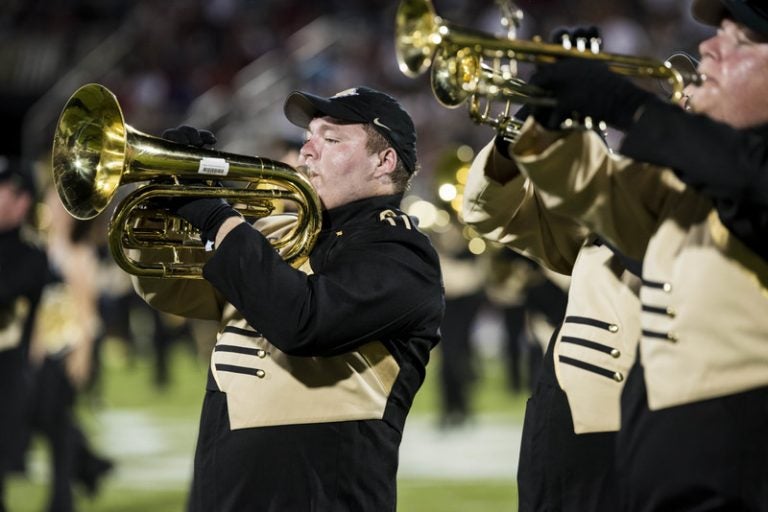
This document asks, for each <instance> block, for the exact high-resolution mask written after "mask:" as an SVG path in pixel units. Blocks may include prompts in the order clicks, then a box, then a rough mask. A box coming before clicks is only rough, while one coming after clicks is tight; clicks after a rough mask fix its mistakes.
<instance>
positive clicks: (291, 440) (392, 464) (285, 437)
mask: <svg viewBox="0 0 768 512" xmlns="http://www.w3.org/2000/svg"><path fill="white" fill-rule="evenodd" d="M226 400H227V399H226V395H225V394H224V393H221V392H218V391H210V390H209V391H207V392H206V396H205V401H204V404H203V411H202V415H201V420H200V434H199V435H198V440H197V448H196V450H195V463H194V464H195V468H194V470H195V473H194V478H193V482H192V489H191V493H190V499H189V503H188V508H187V510H188V512H210V511H216V512H241V511H258V512H293V511H297V512H299V511H300V512H357V511H369V510H370V511H376V512H394V510H395V508H396V502H397V498H396V473H397V457H398V453H397V452H398V446H399V444H400V437H401V436H400V433H399V432H398V431H396V430H395V429H394V428H391V427H390V426H388V425H387V424H386V423H385V422H384V421H379V420H369V421H341V422H334V423H315V424H306V425H284V426H275V427H259V428H245V429H239V430H230V428H229V419H228V409H227V401H226Z"/></svg>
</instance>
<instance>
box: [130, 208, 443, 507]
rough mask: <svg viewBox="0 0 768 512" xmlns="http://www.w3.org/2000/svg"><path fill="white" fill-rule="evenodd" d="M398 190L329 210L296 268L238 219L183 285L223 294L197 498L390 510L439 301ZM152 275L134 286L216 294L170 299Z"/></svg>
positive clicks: (436, 282) (158, 292)
mask: <svg viewBox="0 0 768 512" xmlns="http://www.w3.org/2000/svg"><path fill="white" fill-rule="evenodd" d="M401 199H402V197H401V196H400V195H392V196H382V197H372V198H367V199H363V200H359V201H355V202H353V203H350V204H347V205H344V206H341V207H338V208H335V209H332V210H330V211H326V212H324V214H323V229H322V231H321V233H320V235H319V238H318V241H317V243H316V245H315V247H314V248H313V250H312V252H311V255H310V258H309V260H308V261H307V262H306V263H305V264H304V265H302V266H301V267H300V268H299V269H298V270H297V269H294V268H292V267H291V266H290V265H288V264H287V263H285V262H284V261H283V260H282V258H281V257H280V256H279V254H278V253H277V252H276V251H275V250H274V249H273V248H272V247H271V245H270V243H269V240H268V238H269V236H270V235H269V234H267V235H266V236H265V235H262V233H260V232H259V231H257V230H256V229H253V227H252V226H250V225H248V224H242V225H240V226H238V227H236V228H235V229H234V230H232V231H231V232H230V233H229V234H228V235H227V237H226V238H225V239H224V241H223V242H222V243H221V244H220V246H219V247H218V248H217V249H216V251H215V253H214V255H213V256H212V258H211V259H210V260H209V261H208V263H207V264H206V265H205V267H204V276H205V278H206V281H200V282H197V283H194V282H193V283H189V282H188V283H184V284H181V285H180V286H181V287H189V288H192V287H198V289H199V290H202V288H200V287H201V286H204V285H207V284H208V283H210V284H212V285H213V287H214V288H215V293H214V290H209V293H208V295H209V296H211V297H213V296H214V295H216V294H220V296H221V297H223V298H224V299H225V302H224V303H222V305H221V307H220V311H219V315H220V318H221V328H220V332H219V336H218V340H217V344H216V347H215V349H214V352H213V354H212V359H211V378H210V379H209V386H208V389H209V392H208V394H207V396H206V402H205V404H204V408H203V415H202V420H201V427H200V437H199V439H198V447H197V454H196V462H195V485H194V488H193V502H194V504H195V506H193V507H192V509H193V510H214V509H215V510H317V511H325V510H328V511H344V510H394V507H395V503H396V492H395V483H396V471H397V460H398V448H399V445H400V440H401V436H402V430H403V427H404V423H405V418H406V415H407V413H408V410H409V408H410V406H411V404H412V402H413V398H414V395H415V393H416V391H417V389H418V388H419V387H420V385H421V383H422V382H423V380H424V376H425V366H426V364H427V361H428V359H429V352H430V350H431V349H432V348H433V347H434V346H435V344H436V343H437V342H438V340H439V325H440V323H441V321H442V315H443V309H444V300H443V287H442V279H441V274H440V267H439V263H438V257H437V254H436V252H435V251H434V249H433V247H432V245H431V243H430V242H429V240H428V238H427V237H426V236H425V235H424V234H422V233H421V232H419V231H418V229H417V227H416V225H415V222H414V220H413V219H411V218H410V217H408V216H407V215H405V214H404V213H403V212H401V211H400V210H399V209H398V205H399V202H400V200H401ZM265 233H267V230H265ZM151 281H152V280H148V279H142V280H140V281H139V291H140V292H142V286H141V285H142V284H145V285H148V286H147V287H144V289H143V292H142V293H143V295H144V296H145V298H147V300H149V302H150V303H152V304H160V305H164V306H165V308H164V309H166V310H171V309H173V308H172V307H170V306H172V305H175V306H176V308H175V309H177V310H178V309H185V308H187V310H188V311H187V312H188V313H189V312H190V311H189V308H190V307H191V305H192V304H195V303H203V302H207V303H211V301H205V300H203V299H201V298H200V296H199V295H189V294H188V295H187V297H189V301H186V302H185V301H184V300H181V301H179V300H176V301H170V300H169V299H170V295H167V294H166V292H165V291H163V290H162V289H161V287H160V286H159V285H158V283H157V282H155V283H152V282H151ZM155 281H158V280H155ZM166 281H168V280H166ZM208 318H212V316H211V315H208ZM220 391H223V393H221V392H220ZM211 507H213V508H211Z"/></svg>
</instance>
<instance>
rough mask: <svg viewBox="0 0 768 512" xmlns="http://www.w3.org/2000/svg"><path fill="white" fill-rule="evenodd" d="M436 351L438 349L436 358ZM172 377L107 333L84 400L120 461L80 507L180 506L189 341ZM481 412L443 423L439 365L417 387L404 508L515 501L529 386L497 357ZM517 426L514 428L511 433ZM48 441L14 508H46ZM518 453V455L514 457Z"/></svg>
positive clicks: (176, 356) (189, 421) (506, 506)
mask: <svg viewBox="0 0 768 512" xmlns="http://www.w3.org/2000/svg"><path fill="white" fill-rule="evenodd" d="M438 357H439V353H437V352H436V353H435V355H434V360H433V363H436V362H437V358H438ZM172 360H173V363H172V380H171V385H170V386H169V387H168V388H167V389H166V390H164V391H163V392H162V393H159V392H157V391H155V390H154V388H153V386H152V383H151V382H152V379H151V367H150V363H149V362H148V361H147V360H146V358H143V357H139V358H136V359H135V360H134V361H133V362H131V363H129V359H128V358H126V357H125V354H124V352H123V349H122V347H121V346H120V345H119V344H118V343H117V342H110V343H108V344H107V346H106V350H105V354H104V370H105V372H104V373H105V377H104V385H103V390H102V393H101V400H100V401H99V404H98V405H94V404H92V403H89V401H88V400H87V396H86V397H84V398H83V399H82V400H81V404H80V406H79V416H80V418H81V420H82V421H83V424H84V425H85V428H86V430H87V432H88V435H89V437H90V439H91V440H92V442H93V444H94V445H95V446H96V447H97V449H98V450H99V451H100V452H101V453H105V454H108V456H109V457H111V458H113V459H114V460H115V462H116V467H115V470H114V471H113V473H111V474H110V475H109V476H108V477H107V478H106V479H105V481H104V483H103V486H102V488H101V492H100V493H99V494H98V495H97V496H95V497H88V496H86V495H85V494H84V493H83V492H82V490H81V489H79V488H76V494H77V510H78V511H80V512H91V511H92V512H97V511H99V512H100V511H105V512H106V511H109V512H132V511H136V512H155V511H163V512H175V511H178V512H182V511H183V510H184V500H185V494H186V486H187V482H188V479H189V473H190V471H191V456H192V452H193V450H194V442H195V436H196V432H197V415H198V411H199V407H200V402H201V398H202V392H203V383H204V378H205V364H204V363H200V362H199V361H197V360H196V358H195V357H194V356H193V355H192V354H191V353H190V351H188V350H186V349H185V348H184V347H177V348H176V349H174V351H173V353H172ZM482 366H483V372H482V378H481V379H480V380H479V381H478V382H477V385H476V390H475V411H476V414H475V417H474V419H473V420H472V421H471V422H470V423H469V424H468V425H465V426H462V427H460V428H459V429H457V430H452V431H442V430H440V429H438V428H436V424H437V403H438V397H437V394H436V388H435V382H434V381H435V376H436V371H434V370H435V369H436V365H433V366H432V370H433V371H432V373H431V374H429V375H430V376H429V377H428V379H427V381H426V383H425V385H424V387H423V388H422V390H421V391H420V394H419V395H418V397H417V400H416V403H415V404H414V409H413V412H412V414H411V416H410V417H409V422H408V425H407V426H406V432H405V435H404V440H403V447H402V449H401V468H400V478H399V499H398V503H399V504H398V510H399V512H429V511H439V512H453V511H456V512H459V511H461V512H474V511H478V512H481V511H482V512H487V511H494V512H497V511H499V512H502V511H510V512H512V511H514V510H515V503H516V489H515V481H514V474H515V469H516V468H515V463H516V453H517V451H516V450H517V448H518V445H519V429H520V425H521V424H522V414H523V408H524V404H525V398H526V397H525V396H524V395H514V394H511V393H509V392H507V391H506V390H505V387H504V384H503V375H502V374H501V368H500V365H499V364H498V363H497V362H495V360H494V359H493V358H488V360H484V361H483V365H482ZM510 432H511V434H510ZM47 457H48V454H47V449H46V447H45V446H44V445H42V443H40V442H35V444H34V445H33V450H32V451H31V453H30V456H29V471H28V475H26V476H24V477H22V476H18V477H14V478H12V479H11V480H10V482H9V484H8V489H7V493H8V505H9V508H8V510H9V512H40V511H42V510H44V508H45V507H44V504H45V499H46V493H47V481H48V472H49V469H48V462H47V460H48V459H47ZM512 459H514V460H512Z"/></svg>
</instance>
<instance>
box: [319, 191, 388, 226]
mask: <svg viewBox="0 0 768 512" xmlns="http://www.w3.org/2000/svg"><path fill="white" fill-rule="evenodd" d="M402 199H403V195H402V194H392V195H388V196H373V197H366V198H364V199H358V200H357V201H352V202H351V203H347V204H343V205H341V206H337V207H336V208H332V209H330V210H323V229H337V228H339V227H341V226H344V225H346V224H350V223H356V222H361V221H362V222H365V221H367V220H369V219H375V220H378V218H379V215H380V213H381V212H382V211H384V210H388V209H393V210H396V209H398V208H399V207H400V201H402Z"/></svg>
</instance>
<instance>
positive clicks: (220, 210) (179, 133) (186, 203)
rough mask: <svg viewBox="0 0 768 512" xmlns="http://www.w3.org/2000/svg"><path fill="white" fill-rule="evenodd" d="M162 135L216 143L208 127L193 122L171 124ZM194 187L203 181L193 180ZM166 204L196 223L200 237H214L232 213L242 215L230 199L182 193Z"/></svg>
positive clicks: (196, 142) (189, 142) (202, 143)
mask: <svg viewBox="0 0 768 512" xmlns="http://www.w3.org/2000/svg"><path fill="white" fill-rule="evenodd" d="M162 138H164V139H166V140H170V141H172V142H178V143H179V144H186V145H188V146H194V147H198V148H201V147H203V146H207V145H211V146H212V145H213V144H216V136H215V135H214V134H213V133H212V132H210V131H208V130H198V129H197V128H194V127H192V126H188V125H181V126H178V127H176V128H169V129H168V130H165V131H164V132H163V134H162ZM188 185H189V186H190V187H194V186H196V185H197V186H199V185H201V183H200V182H197V181H193V182H189V183H188ZM165 207H166V208H167V209H168V210H169V211H170V212H171V213H173V214H175V215H178V216H179V217H182V218H183V219H186V220H187V221H188V222H189V223H190V224H192V226H193V227H195V228H196V229H199V230H200V237H201V239H202V241H203V243H205V242H206V241H208V240H210V241H214V240H215V239H216V234H217V233H218V231H219V228H220V227H221V225H222V224H223V223H224V221H225V220H227V219H228V218H230V217H241V215H240V214H239V213H238V212H237V211H236V210H235V209H234V208H232V207H231V206H230V205H229V203H227V202H226V201H225V200H223V199H221V198H208V197H205V198H185V197H178V198H173V199H170V200H167V201H166V202H165Z"/></svg>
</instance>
